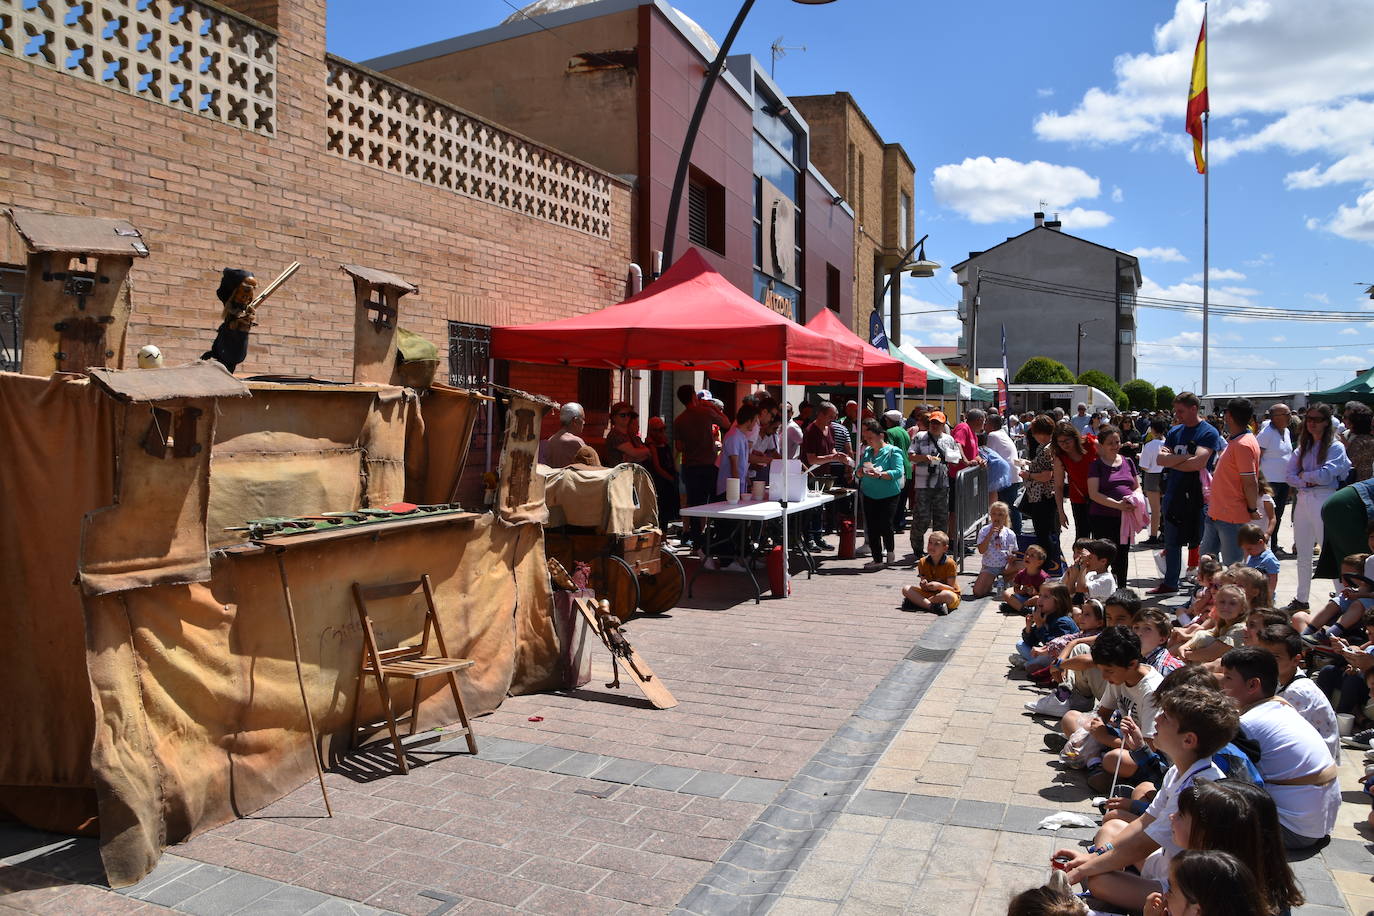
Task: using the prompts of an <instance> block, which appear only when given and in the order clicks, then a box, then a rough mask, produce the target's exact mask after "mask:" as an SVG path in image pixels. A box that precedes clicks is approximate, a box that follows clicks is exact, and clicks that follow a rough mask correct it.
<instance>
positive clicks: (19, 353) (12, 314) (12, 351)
mask: <svg viewBox="0 0 1374 916" xmlns="http://www.w3.org/2000/svg"><path fill="white" fill-rule="evenodd" d="M23 292H24V271H23V270H21V269H19V268H17V267H0V372H18V371H19V364H20V362H21V360H22V358H23V348H24V330H23V325H22V321H23V312H24V309H23V301H24V296H23Z"/></svg>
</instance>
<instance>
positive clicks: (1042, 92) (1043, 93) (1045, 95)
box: [1035, 89, 1054, 99]
mask: <svg viewBox="0 0 1374 916" xmlns="http://www.w3.org/2000/svg"><path fill="white" fill-rule="evenodd" d="M1035 94H1036V95H1038V96H1040V98H1042V99H1047V98H1049V97H1050V96H1052V95H1054V90H1053V89H1037V90H1035Z"/></svg>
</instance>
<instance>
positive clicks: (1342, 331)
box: [1336, 328, 1360, 337]
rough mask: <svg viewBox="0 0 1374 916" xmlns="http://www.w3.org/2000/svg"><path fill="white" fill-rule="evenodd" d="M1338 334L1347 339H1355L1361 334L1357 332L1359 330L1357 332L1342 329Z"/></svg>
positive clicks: (1351, 329) (1350, 329) (1352, 329)
mask: <svg viewBox="0 0 1374 916" xmlns="http://www.w3.org/2000/svg"><path fill="white" fill-rule="evenodd" d="M1336 333H1337V334H1341V335H1344V336H1346V337H1355V336H1357V335H1358V334H1359V333H1360V332H1359V331H1357V330H1355V329H1354V328H1341V329H1340V330H1339V331H1337V332H1336Z"/></svg>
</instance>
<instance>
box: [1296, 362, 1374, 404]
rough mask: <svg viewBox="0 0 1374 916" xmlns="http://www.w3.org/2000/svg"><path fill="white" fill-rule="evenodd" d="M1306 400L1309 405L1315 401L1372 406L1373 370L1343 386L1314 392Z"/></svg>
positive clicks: (1373, 398)
mask: <svg viewBox="0 0 1374 916" xmlns="http://www.w3.org/2000/svg"><path fill="white" fill-rule="evenodd" d="M1307 400H1308V402H1309V403H1310V402H1312V401H1316V402H1318V403H1321V404H1344V403H1345V402H1346V401H1359V402H1360V403H1361V404H1369V405H1370V406H1374V369H1369V370H1367V371H1365V372H1363V373H1361V374H1360V375H1359V376H1358V377H1356V378H1353V379H1351V380H1350V381H1348V382H1346V383H1345V384H1344V385H1337V386H1336V387H1335V388H1328V389H1327V390H1326V391H1314V392H1312V393H1311V394H1309V395H1308V396H1307Z"/></svg>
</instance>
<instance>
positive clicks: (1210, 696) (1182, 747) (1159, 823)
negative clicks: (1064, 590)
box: [1055, 631, 1261, 913]
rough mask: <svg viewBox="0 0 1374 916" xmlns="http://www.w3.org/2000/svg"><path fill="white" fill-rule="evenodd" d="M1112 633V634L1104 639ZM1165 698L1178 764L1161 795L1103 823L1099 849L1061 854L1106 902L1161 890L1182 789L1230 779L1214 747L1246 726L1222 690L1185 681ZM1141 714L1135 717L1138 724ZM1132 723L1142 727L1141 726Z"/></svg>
mask: <svg viewBox="0 0 1374 916" xmlns="http://www.w3.org/2000/svg"><path fill="white" fill-rule="evenodd" d="M1108 632H1110V631H1108ZM1106 637H1107V634H1106V633H1104V634H1103V636H1102V638H1103V639H1105V638H1106ZM1100 641H1101V640H1099V642H1100ZM1156 676H1157V675H1156ZM1160 702H1161V704H1162V705H1161V707H1160V712H1159V715H1158V716H1156V718H1155V731H1154V742H1153V743H1154V745H1155V746H1156V747H1158V748H1159V750H1161V751H1162V752H1164V753H1165V754H1168V755H1169V759H1170V760H1172V761H1173V765H1172V766H1170V767H1169V769H1168V770H1167V771H1166V772H1165V774H1164V779H1163V781H1162V783H1161V785H1160V787H1159V791H1158V792H1157V793H1156V794H1155V798H1154V801H1152V802H1151V803H1150V806H1149V808H1148V809H1146V811H1145V813H1144V814H1142V815H1141V816H1140V817H1138V818H1136V819H1135V820H1133V821H1122V820H1108V821H1106V822H1105V823H1103V825H1102V826H1101V827H1100V828H1098V831H1097V836H1096V837H1095V838H1094V840H1093V846H1094V847H1095V848H1096V849H1097V850H1098V853H1099V854H1096V855H1094V854H1092V853H1089V852H1086V851H1084V850H1081V849H1060V850H1058V851H1057V852H1056V853H1055V857H1056V858H1059V857H1061V856H1068V857H1069V861H1068V879H1069V881H1071V882H1073V883H1075V884H1077V883H1083V884H1085V885H1086V886H1087V888H1088V889H1089V890H1090V891H1092V894H1093V896H1094V897H1097V898H1099V899H1101V900H1103V901H1104V902H1107V903H1112V904H1114V905H1117V906H1121V907H1125V908H1127V909H1132V910H1139V909H1140V908H1141V907H1143V906H1144V905H1145V901H1146V898H1148V896H1149V895H1150V894H1151V893H1153V892H1155V891H1158V890H1159V887H1160V882H1161V879H1163V878H1164V877H1165V876H1166V875H1167V874H1168V866H1169V860H1170V859H1171V858H1172V857H1173V856H1174V855H1176V854H1177V853H1178V852H1179V849H1180V847H1179V846H1178V844H1177V843H1175V841H1174V838H1173V830H1172V827H1173V824H1172V820H1173V815H1174V813H1175V811H1177V809H1178V797H1179V794H1180V793H1181V792H1182V791H1183V790H1184V789H1186V788H1188V787H1189V786H1191V785H1193V782H1194V780H1196V779H1198V778H1199V777H1201V778H1204V779H1211V780H1217V779H1221V778H1222V775H1223V774H1222V772H1221V770H1219V769H1217V767H1216V765H1215V764H1213V763H1212V754H1213V753H1214V752H1216V751H1217V750H1218V749H1220V748H1221V747H1222V746H1223V745H1225V744H1226V743H1227V742H1228V741H1230V740H1231V737H1232V736H1233V735H1235V733H1236V731H1237V729H1238V728H1239V727H1240V717H1239V714H1238V713H1237V712H1236V708H1235V707H1234V706H1233V705H1232V704H1231V703H1229V702H1227V699H1226V697H1225V695H1223V694H1222V693H1221V692H1220V691H1217V690H1207V689H1204V688H1201V687H1195V686H1183V687H1179V688H1176V689H1174V690H1170V691H1168V692H1167V693H1166V694H1165V695H1164V696H1163V697H1161V699H1160ZM1153 712H1154V710H1153V708H1151V709H1150V713H1151V714H1153ZM1140 721H1141V720H1138V719H1134V718H1132V722H1131V723H1130V724H1131V725H1132V726H1135V725H1136V723H1138V722H1140ZM1130 730H1131V731H1132V732H1133V733H1134V732H1135V731H1136V730H1137V729H1135V728H1131V729H1130ZM1156 850H1163V853H1162V855H1160V856H1152V855H1151V854H1152V853H1154V852H1155V851H1156ZM1147 860H1148V861H1147ZM1128 866H1135V867H1137V868H1140V869H1141V873H1140V874H1131V873H1129V872H1127V871H1126V868H1127V867H1128ZM1255 912H1256V913H1259V912H1261V911H1259V910H1256V911H1255Z"/></svg>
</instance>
